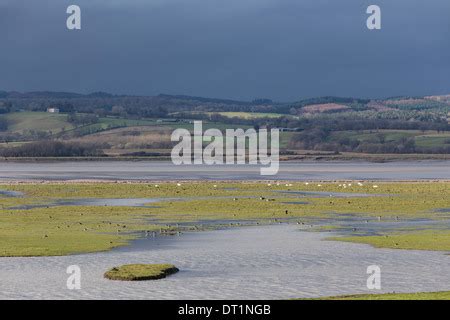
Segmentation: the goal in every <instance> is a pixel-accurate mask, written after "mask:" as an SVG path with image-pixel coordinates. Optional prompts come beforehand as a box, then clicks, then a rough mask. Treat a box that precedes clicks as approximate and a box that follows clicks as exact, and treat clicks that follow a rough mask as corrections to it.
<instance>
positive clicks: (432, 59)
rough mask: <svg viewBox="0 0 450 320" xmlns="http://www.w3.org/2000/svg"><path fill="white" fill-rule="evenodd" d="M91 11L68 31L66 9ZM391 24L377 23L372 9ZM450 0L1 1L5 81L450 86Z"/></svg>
mask: <svg viewBox="0 0 450 320" xmlns="http://www.w3.org/2000/svg"><path fill="white" fill-rule="evenodd" d="M70 4H77V5H79V6H80V7H81V9H82V30H81V31H68V30H67V29H66V26H65V20H66V17H67V15H66V13H65V12H66V8H67V6H68V5H70ZM370 4H378V5H380V6H381V8H382V14H383V21H382V22H383V28H382V30H381V31H369V30H367V28H366V27H365V25H366V19H367V14H366V13H365V11H366V9H367V7H368V5H370ZM449 18H450V1H448V0H431V1H423V0H396V1H392V0H389V1H387V0H372V1H366V0H340V1H325V0H228V1H226V0H127V1H125V0H123V1H119V0H71V1H65V0H39V1H34V0H0V39H1V47H0V89H3V90H19V91H30V90H64V91H78V92H91V91H98V90H102V91H108V92H112V93H130V94H148V95H152V94H158V93H173V94H189V95H200V96H210V97H223V98H234V99H252V98H254V97H269V98H273V99H276V100H283V101H286V100H295V99H298V98H300V97H311V96H321V95H339V96H360V97H380V96H392V95H420V94H439V93H447V92H450V73H449V71H450V59H449V58H450V32H449V31H450V19H449Z"/></svg>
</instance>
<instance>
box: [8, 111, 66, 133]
mask: <svg viewBox="0 0 450 320" xmlns="http://www.w3.org/2000/svg"><path fill="white" fill-rule="evenodd" d="M5 118H6V120H7V121H8V122H9V123H10V125H9V128H8V130H9V131H11V132H24V131H28V130H35V131H51V132H52V133H58V132H61V131H62V130H63V128H64V129H65V130H70V129H73V128H74V126H73V125H72V124H70V123H69V122H68V121H67V115H66V114H54V113H47V112H15V113H10V114H7V115H5Z"/></svg>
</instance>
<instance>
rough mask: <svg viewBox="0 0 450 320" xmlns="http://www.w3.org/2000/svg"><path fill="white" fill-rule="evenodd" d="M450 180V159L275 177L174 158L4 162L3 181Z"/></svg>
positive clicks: (297, 170) (255, 169)
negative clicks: (180, 162)
mask: <svg viewBox="0 0 450 320" xmlns="http://www.w3.org/2000/svg"><path fill="white" fill-rule="evenodd" d="M273 179H277V180H292V181H296V180H297V181H298V180H321V181H327V180H328V181H330V180H391V181H392V180H450V161H412V162H406V161H403V162H388V163H370V162H357V161H353V162H351V161H349V162H282V163H280V171H279V173H278V174H277V175H275V176H261V175H260V167H259V166H250V165H222V166H207V165H191V166H186V165H184V166H175V165H173V164H172V163H171V162H156V161H155V162H149V161H136V162H132V161H120V162H119V161H101V162H95V161H92V162H89V161H81V162H0V182H1V181H4V182H6V181H17V180H32V181H35V180H54V181H70V180H106V181H111V180H134V181H164V180H171V181H172V180H273Z"/></svg>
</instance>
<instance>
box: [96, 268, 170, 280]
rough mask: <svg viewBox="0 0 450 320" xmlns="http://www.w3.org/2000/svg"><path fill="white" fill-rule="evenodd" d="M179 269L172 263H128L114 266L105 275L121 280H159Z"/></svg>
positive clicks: (107, 277)
mask: <svg viewBox="0 0 450 320" xmlns="http://www.w3.org/2000/svg"><path fill="white" fill-rule="evenodd" d="M178 271H179V270H178V268H176V267H175V266H174V265H171V264H128V265H123V266H120V267H114V268H112V269H111V270H109V271H107V272H106V273H105V274H104V277H105V278H106V279H110V280H121V281H143V280H158V279H163V278H165V277H167V276H168V275H171V274H174V273H177V272H178Z"/></svg>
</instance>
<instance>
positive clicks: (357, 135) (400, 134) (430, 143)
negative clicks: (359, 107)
mask: <svg viewBox="0 0 450 320" xmlns="http://www.w3.org/2000/svg"><path fill="white" fill-rule="evenodd" d="M380 136H383V139H384V140H385V141H386V142H394V141H399V140H400V139H402V138H414V140H415V142H416V145H417V146H419V147H445V146H450V133H448V132H444V133H438V132H436V131H425V132H423V131H420V130H378V131H376V130H371V131H361V132H359V131H336V132H333V134H332V135H331V137H330V139H329V140H330V141H331V142H334V141H339V140H342V139H345V138H348V139H354V140H358V141H360V142H371V141H379V139H380V138H379V137H380Z"/></svg>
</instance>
